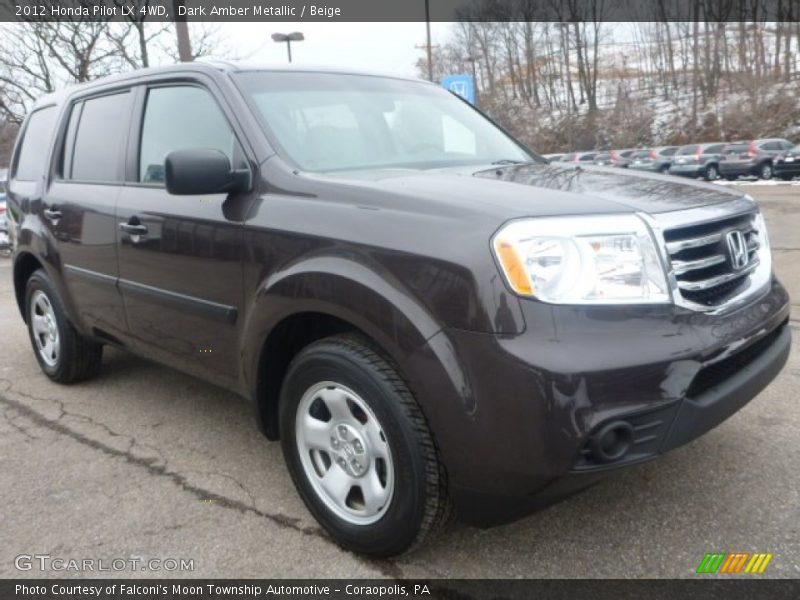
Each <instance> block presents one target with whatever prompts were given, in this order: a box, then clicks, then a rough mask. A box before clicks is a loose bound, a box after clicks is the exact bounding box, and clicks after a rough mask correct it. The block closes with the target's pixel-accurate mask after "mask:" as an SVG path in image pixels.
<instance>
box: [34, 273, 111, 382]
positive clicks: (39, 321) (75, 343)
mask: <svg viewBox="0 0 800 600" xmlns="http://www.w3.org/2000/svg"><path fill="white" fill-rule="evenodd" d="M25 321H26V322H27V324H28V335H29V337H30V340H31V345H32V346H33V353H34V355H35V356H36V360H37V361H38V362H39V366H40V367H41V368H42V371H44V374H45V375H47V376H48V377H49V378H50V379H52V380H53V381H57V382H58V383H76V382H78V381H84V380H86V379H89V378H90V377H92V376H94V375H95V374H96V373H97V371H98V369H99V368H100V364H101V362H102V359H103V346H102V344H98V343H96V342H94V341H92V340H89V339H87V338H85V337H83V336H82V335H81V334H80V333H78V332H77V331H76V330H75V328H74V327H73V325H72V323H70V322H69V320H68V319H67V314H66V311H65V310H64V304H63V302H62V300H61V297H60V296H59V295H58V292H57V291H56V288H55V285H53V282H52V281H51V279H50V277H49V276H48V275H47V273H45V272H44V271H43V270H42V269H39V270H38V271H35V272H34V273H33V275H31V277H30V279H28V283H27V285H26V287H25Z"/></svg>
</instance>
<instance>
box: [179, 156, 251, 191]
mask: <svg viewBox="0 0 800 600" xmlns="http://www.w3.org/2000/svg"><path fill="white" fill-rule="evenodd" d="M164 179H165V181H166V184H167V191H168V192H169V193H170V194H175V195H182V196H187V195H201V194H240V193H244V192H249V191H250V190H252V189H253V181H252V174H251V173H250V170H249V169H239V170H236V171H234V170H232V169H231V163H230V161H229V160H228V157H227V156H225V154H224V153H223V152H221V151H220V150H210V149H202V148H198V149H192V150H176V151H175V152H170V153H169V154H167V158H166V160H165V161H164Z"/></svg>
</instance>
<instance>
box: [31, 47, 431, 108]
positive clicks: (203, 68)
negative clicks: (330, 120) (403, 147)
mask: <svg viewBox="0 0 800 600" xmlns="http://www.w3.org/2000/svg"><path fill="white" fill-rule="evenodd" d="M251 71H282V72H287V73H292V72H296V73H335V74H341V75H364V76H369V77H387V78H391V79H402V80H406V81H416V82H422V83H430V82H428V81H425V80H422V79H419V78H416V77H407V76H403V75H396V74H391V73H380V72H375V71H367V70H361V69H355V68H350V67H331V66H322V65H295V64H268V63H267V64H265V63H250V62H240V61H225V60H216V59H214V60H198V61H195V62H190V63H177V64H173V65H166V66H162V67H151V68H148V69H137V70H135V71H128V72H126V73H119V74H116V75H109V76H107V77H100V78H98V79H93V80H92V81H88V82H85V83H78V84H73V85H69V86H67V87H65V88H63V89H61V90H58V91H55V92H52V93H50V94H46V95H44V96H42V97H41V98H39V99H38V100H37V101H36V102H35V104H34V107H33V108H37V107H39V106H42V105H45V104H53V103H59V102H61V101H62V100H63V99H64V98H65V97H66V96H68V95H69V94H71V93H72V92H74V91H76V90H86V89H91V88H93V87H101V86H105V85H108V84H113V83H123V82H135V81H137V80H140V79H144V78H147V77H152V76H154V75H161V74H164V73H187V72H195V73H219V72H226V73H236V72H239V73H241V72H251Z"/></svg>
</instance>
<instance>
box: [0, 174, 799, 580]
mask: <svg viewBox="0 0 800 600" xmlns="http://www.w3.org/2000/svg"><path fill="white" fill-rule="evenodd" d="M747 192H748V193H750V194H752V195H753V196H754V197H756V198H757V199H758V200H759V201H760V202H761V203H762V206H763V208H764V210H765V213H766V216H767V220H768V222H769V225H770V233H771V239H772V244H773V246H774V248H775V253H774V261H775V268H776V270H777V272H778V273H779V275H780V276H781V278H782V279H783V281H784V283H785V284H786V285H787V286H788V287H789V289H790V292H791V294H792V297H793V299H794V302H795V305H794V306H795V310H794V315H793V317H792V329H793V334H794V344H795V345H794V348H793V352H792V356H791V358H790V362H789V365H788V366H787V367H786V369H785V370H784V372H783V373H782V374H781V375H780V377H779V378H778V379H777V380H776V381H775V382H774V383H773V385H772V386H770V387H769V388H768V389H767V390H766V391H765V392H764V393H762V394H761V395H760V396H759V397H758V398H757V399H755V400H754V401H753V402H751V403H750V404H749V405H748V406H747V407H745V409H743V410H742V411H741V412H739V413H737V414H736V415H734V416H733V417H732V418H731V419H729V420H728V421H726V422H725V423H723V424H722V425H721V426H720V427H718V428H717V429H715V430H713V431H711V432H710V433H709V434H707V435H706V436H704V437H702V438H700V439H699V440H697V441H695V442H693V443H691V444H689V445H688V446H685V447H683V448H680V449H678V450H676V451H674V452H672V453H670V454H668V455H666V456H664V457H662V458H661V459H660V460H657V461H654V462H651V463H649V464H646V465H642V466H640V467H636V468H634V469H632V470H630V471H627V472H625V473H622V474H619V475H617V476H615V477H612V478H609V479H607V480H606V481H604V482H602V483H601V484H599V485H597V486H595V487H594V488H591V489H589V490H587V491H585V492H583V493H581V494H578V495H577V496H574V497H573V498H571V499H568V500H566V501H564V502H562V503H560V504H558V505H555V506H553V507H551V508H549V509H547V510H545V511H542V512H540V513H537V514H535V515H532V516H531V517H529V518H527V519H524V520H522V521H519V522H516V523H513V524H511V525H507V526H504V527H499V528H495V529H489V530H479V529H474V528H469V527H465V526H462V525H453V526H451V527H450V528H449V529H448V530H447V531H445V532H443V533H442V535H440V536H439V537H438V538H436V539H435V540H432V541H431V542H430V543H428V544H427V545H426V546H424V547H423V548H421V549H420V550H418V551H416V552H415V553H413V554H411V555H409V556H406V557H402V558H399V559H396V560H392V561H371V560H365V559H362V558H360V557H357V556H355V555H353V554H351V553H348V552H345V551H342V550H341V549H339V548H338V547H337V546H336V545H335V544H333V543H332V542H331V541H330V540H329V539H328V538H327V536H326V535H325V534H324V532H323V531H322V530H321V529H320V528H319V526H318V525H317V524H316V522H315V521H314V519H313V518H312V517H311V516H310V514H309V513H308V511H307V510H306V509H305V507H304V506H303V504H302V502H301V501H300V499H299V497H298V496H297V495H296V493H295V491H294V488H293V486H292V483H291V480H290V478H289V476H288V474H287V472H286V469H285V467H284V464H283V459H282V456H281V452H280V446H279V444H276V443H270V442H268V441H267V440H266V439H264V438H263V437H261V435H260V434H259V433H258V432H257V431H256V428H255V425H254V422H253V419H252V414H251V408H250V407H249V405H247V403H246V402H245V401H243V400H241V399H239V398H238V397H237V396H235V395H234V394H231V393H229V392H226V391H225V390H223V389H220V388H216V387H213V386H210V385H208V384H206V383H204V382H201V381H198V380H196V379H193V378H191V377H189V376H186V375H183V374H181V373H178V372H175V371H172V370H170V369H167V368H166V367H161V366H158V365H154V364H151V363H148V362H146V361H144V360H142V359H139V358H135V357H132V356H129V355H126V354H124V353H122V352H120V351H116V350H113V349H111V350H109V349H107V352H106V355H105V358H104V361H103V369H102V372H101V375H100V376H99V377H98V378H96V379H95V380H93V381H90V382H86V383H83V384H80V385H75V386H60V385H57V384H54V383H51V382H50V381H49V380H48V379H47V378H46V377H45V376H44V375H43V374H42V373H41V372H40V370H39V367H38V365H37V363H36V361H35V359H34V356H33V353H32V350H31V348H30V344H29V341H28V338H27V333H26V331H25V328H24V324H23V323H22V320H21V319H20V317H19V314H18V312H17V308H16V305H15V303H14V299H13V287H12V284H11V269H10V261H9V260H8V259H7V258H0V332H2V335H0V538H1V539H2V543H0V577H42V576H45V577H59V576H64V575H70V574H69V573H64V572H59V571H48V572H44V573H42V572H39V571H38V570H37V569H34V570H31V571H28V572H20V571H17V570H16V569H15V567H14V557H15V556H17V555H19V554H50V555H51V556H53V557H57V556H58V557H63V558H78V559H81V558H94V559H100V558H103V559H106V560H110V559H112V558H129V557H139V558H141V559H148V558H162V559H163V558H188V559H194V565H195V570H194V571H191V572H184V573H169V572H163V571H162V572H158V573H155V572H149V571H148V572H130V571H123V572H121V573H118V574H115V573H95V574H94V575H95V576H115V575H117V576H124V577H131V576H134V577H137V576H145V577H153V576H156V577H157V576H186V577H203V578H207V577H347V578H350V577H434V578H435V577H691V576H693V575H694V569H695V568H696V567H697V564H699V562H700V560H701V559H702V557H703V555H704V554H705V553H706V552H708V551H726V552H732V551H749V552H772V553H773V554H774V555H775V556H774V558H773V560H772V562H771V563H770V566H769V568H768V570H767V572H766V575H767V576H773V577H800V519H798V515H800V485H798V483H800V475H798V473H799V471H798V464H800V254H798V252H800V187H797V186H772V187H768V186H763V187H759V186H748V188H747ZM85 575H86V576H92V573H86V574H85Z"/></svg>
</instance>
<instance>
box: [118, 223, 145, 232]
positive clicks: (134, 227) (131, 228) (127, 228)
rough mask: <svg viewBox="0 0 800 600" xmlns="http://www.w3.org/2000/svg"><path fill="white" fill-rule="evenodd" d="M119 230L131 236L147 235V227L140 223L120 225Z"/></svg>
mask: <svg viewBox="0 0 800 600" xmlns="http://www.w3.org/2000/svg"><path fill="white" fill-rule="evenodd" d="M119 228H120V229H121V230H122V231H124V232H125V233H127V234H129V235H147V226H146V225H140V224H138V223H120V224H119Z"/></svg>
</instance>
